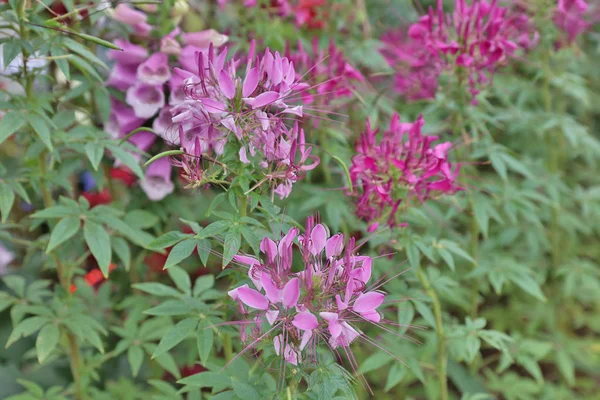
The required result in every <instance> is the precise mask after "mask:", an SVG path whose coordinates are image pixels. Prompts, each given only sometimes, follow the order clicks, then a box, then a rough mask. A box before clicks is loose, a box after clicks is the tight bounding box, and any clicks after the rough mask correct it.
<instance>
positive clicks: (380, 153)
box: [350, 114, 463, 226]
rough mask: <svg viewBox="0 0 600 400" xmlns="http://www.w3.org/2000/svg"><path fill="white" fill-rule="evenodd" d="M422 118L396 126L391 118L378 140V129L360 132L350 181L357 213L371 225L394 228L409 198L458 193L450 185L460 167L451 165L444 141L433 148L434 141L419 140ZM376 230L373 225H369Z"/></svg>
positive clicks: (397, 119) (433, 138)
mask: <svg viewBox="0 0 600 400" xmlns="http://www.w3.org/2000/svg"><path fill="white" fill-rule="evenodd" d="M424 124H425V121H424V119H423V116H419V118H418V119H417V120H416V121H415V122H413V123H402V122H400V117H399V116H398V114H395V115H394V116H393V117H392V121H391V124H390V127H389V129H388V130H386V131H384V132H383V134H382V135H379V136H380V139H379V140H378V133H379V129H375V130H373V129H371V125H370V123H369V121H367V128H366V131H365V132H363V134H362V135H361V136H360V138H359V139H358V141H357V142H356V151H357V153H358V154H357V155H355V156H354V157H353V158H352V165H351V167H350V176H351V179H352V182H353V184H354V185H355V186H356V187H357V188H358V189H359V190H360V195H359V197H358V201H357V214H358V215H359V216H360V217H361V218H364V219H366V220H367V221H369V222H371V223H372V224H378V223H380V222H384V223H386V224H387V225H389V226H395V225H397V218H396V213H397V211H398V209H399V207H400V205H401V204H402V203H403V202H404V204H407V202H408V201H409V200H410V199H411V198H416V199H417V200H418V201H420V202H423V201H425V200H427V199H429V198H432V197H434V196H435V195H438V194H453V193H456V192H457V191H459V190H463V188H462V187H461V186H459V185H458V183H457V182H456V178H457V177H458V172H459V170H460V165H454V166H453V165H452V164H451V163H450V161H449V160H448V152H449V151H450V150H451V148H452V144H451V143H450V142H444V143H439V144H436V145H434V144H433V143H434V142H435V141H436V140H437V139H438V137H437V136H426V135H423V134H422V132H421V129H422V127H423V125H424ZM374 226H377V225H374Z"/></svg>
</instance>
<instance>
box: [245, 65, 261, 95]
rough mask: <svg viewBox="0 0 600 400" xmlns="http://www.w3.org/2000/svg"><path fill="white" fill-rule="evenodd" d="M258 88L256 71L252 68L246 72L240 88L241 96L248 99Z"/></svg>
mask: <svg viewBox="0 0 600 400" xmlns="http://www.w3.org/2000/svg"><path fill="white" fill-rule="evenodd" d="M257 86H258V69H256V68H252V69H251V70H250V71H248V74H247V75H246V79H244V86H243V87H242V95H243V96H244V97H249V96H250V95H251V94H252V92H254V90H255V89H256V87H257Z"/></svg>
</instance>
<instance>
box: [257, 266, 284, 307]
mask: <svg viewBox="0 0 600 400" xmlns="http://www.w3.org/2000/svg"><path fill="white" fill-rule="evenodd" d="M260 283H262V286H263V288H264V289H265V293H266V294H267V297H268V298H269V300H270V301H271V303H277V302H279V300H280V299H281V290H279V288H278V287H277V286H275V284H274V283H273V280H272V279H271V277H270V276H269V274H267V273H266V272H263V273H262V275H261V278H260Z"/></svg>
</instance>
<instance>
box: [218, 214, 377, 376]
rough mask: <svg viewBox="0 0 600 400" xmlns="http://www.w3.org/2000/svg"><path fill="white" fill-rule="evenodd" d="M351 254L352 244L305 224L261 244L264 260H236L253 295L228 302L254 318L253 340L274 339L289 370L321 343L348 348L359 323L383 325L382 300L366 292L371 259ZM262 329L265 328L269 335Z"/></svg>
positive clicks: (239, 292)
mask: <svg viewBox="0 0 600 400" xmlns="http://www.w3.org/2000/svg"><path fill="white" fill-rule="evenodd" d="M295 247H297V249H298V251H299V254H300V258H301V260H302V268H301V269H300V270H299V271H297V270H292V261H293V249H294V248H295ZM355 250H356V249H355V248H354V241H353V240H351V241H350V242H349V243H345V240H344V235H342V234H336V235H333V236H330V234H329V231H328V229H327V227H326V226H324V225H322V224H315V221H314V219H313V218H309V219H308V220H307V223H306V229H305V231H304V233H303V234H300V232H299V230H298V229H297V228H291V229H290V230H289V231H288V232H287V233H286V234H285V235H284V236H283V237H282V238H281V239H280V240H279V241H273V240H271V239H270V238H264V239H263V240H262V242H261V244H260V251H261V254H262V259H259V258H255V257H251V256H246V255H237V256H235V257H234V260H235V262H236V263H237V264H239V265H241V266H244V267H246V268H248V277H249V279H250V282H252V284H253V285H254V287H255V288H256V289H253V288H251V287H250V286H249V285H248V284H245V285H242V286H239V287H238V288H236V289H233V290H232V291H230V292H229V296H230V297H231V298H232V299H233V300H234V301H236V302H237V303H238V305H239V308H240V310H242V312H243V313H244V314H249V313H252V314H253V316H252V317H251V318H252V320H253V321H256V324H257V330H256V332H254V334H255V335H257V336H258V337H259V338H264V339H265V340H267V338H266V336H267V334H269V333H272V336H271V337H274V342H273V345H274V349H275V353H276V354H277V355H281V352H282V349H285V350H284V352H283V355H281V356H282V357H283V358H284V359H285V360H286V361H287V362H288V363H290V364H294V365H296V364H297V363H300V362H302V361H303V360H306V359H307V357H306V355H304V354H303V351H304V349H305V348H306V347H307V346H310V347H313V348H314V346H315V345H316V344H317V342H318V340H319V339H320V338H325V339H327V340H328V341H329V345H330V346H331V348H333V349H336V348H338V347H344V348H347V347H348V346H350V344H351V343H352V342H353V341H354V340H355V339H356V338H357V337H359V336H360V333H359V331H358V330H357V328H356V323H357V322H358V321H365V322H371V323H380V322H382V315H381V314H380V310H379V309H380V307H381V306H382V304H383V302H384V300H385V294H384V293H382V292H380V291H378V290H377V287H372V288H368V287H367V284H368V282H369V281H370V279H371V264H372V259H371V258H370V257H367V256H360V255H357V254H355ZM261 323H265V324H267V326H269V328H268V332H267V333H264V332H262V329H261V328H260V326H261ZM255 342H257V341H255ZM313 354H314V352H313Z"/></svg>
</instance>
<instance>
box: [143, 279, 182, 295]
mask: <svg viewBox="0 0 600 400" xmlns="http://www.w3.org/2000/svg"><path fill="white" fill-rule="evenodd" d="M131 287H133V288H134V289H137V290H141V291H142V292H145V293H149V294H152V295H154V296H159V297H181V293H180V292H178V291H177V290H176V289H175V288H172V287H171V286H167V285H163V284H162V283H156V282H146V283H135V284H133V285H131Z"/></svg>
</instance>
